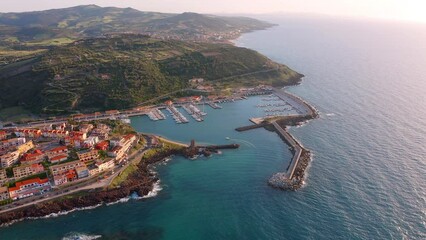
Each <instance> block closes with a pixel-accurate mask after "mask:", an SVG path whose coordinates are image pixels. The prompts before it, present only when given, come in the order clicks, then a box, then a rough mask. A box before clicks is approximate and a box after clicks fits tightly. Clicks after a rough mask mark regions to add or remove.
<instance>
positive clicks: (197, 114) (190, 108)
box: [182, 104, 207, 122]
mask: <svg viewBox="0 0 426 240" xmlns="http://www.w3.org/2000/svg"><path fill="white" fill-rule="evenodd" d="M182 108H183V109H184V110H185V111H186V112H187V113H188V114H189V115H191V116H192V117H193V118H194V119H195V121H197V122H202V121H204V119H203V116H206V115H207V113H205V112H203V111H201V110H200V109H199V108H198V107H196V106H195V105H193V104H184V105H182Z"/></svg>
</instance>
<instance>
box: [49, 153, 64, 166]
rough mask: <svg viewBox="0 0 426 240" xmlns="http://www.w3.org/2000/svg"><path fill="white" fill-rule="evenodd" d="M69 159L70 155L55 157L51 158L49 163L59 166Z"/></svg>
mask: <svg viewBox="0 0 426 240" xmlns="http://www.w3.org/2000/svg"><path fill="white" fill-rule="evenodd" d="M67 159H68V155H57V156H54V157H51V158H49V162H51V163H52V164H57V163H60V162H63V161H66V160H67Z"/></svg>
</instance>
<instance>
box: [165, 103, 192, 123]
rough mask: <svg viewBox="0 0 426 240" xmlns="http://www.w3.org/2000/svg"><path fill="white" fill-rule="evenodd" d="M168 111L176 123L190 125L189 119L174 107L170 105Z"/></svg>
mask: <svg viewBox="0 0 426 240" xmlns="http://www.w3.org/2000/svg"><path fill="white" fill-rule="evenodd" d="M166 109H167V111H169V113H170V114H171V115H172V117H173V119H174V120H175V122H176V123H188V122H189V121H188V119H187V118H186V117H185V116H184V115H183V114H182V113H181V112H179V110H177V108H176V107H175V106H174V105H170V106H168V107H167V108H166Z"/></svg>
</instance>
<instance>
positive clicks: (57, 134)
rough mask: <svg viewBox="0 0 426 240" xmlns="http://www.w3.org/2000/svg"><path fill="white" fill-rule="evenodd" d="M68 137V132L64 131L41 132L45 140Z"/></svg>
mask: <svg viewBox="0 0 426 240" xmlns="http://www.w3.org/2000/svg"><path fill="white" fill-rule="evenodd" d="M68 135H69V132H68V131H65V130H47V131H44V132H43V137H46V138H65V137H66V136H68Z"/></svg>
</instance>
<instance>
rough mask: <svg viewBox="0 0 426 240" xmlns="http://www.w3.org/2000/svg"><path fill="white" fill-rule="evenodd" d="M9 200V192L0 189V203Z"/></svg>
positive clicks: (2, 188)
mask: <svg viewBox="0 0 426 240" xmlns="http://www.w3.org/2000/svg"><path fill="white" fill-rule="evenodd" d="M6 199H9V190H8V189H7V187H0V201H4V200H6Z"/></svg>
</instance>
